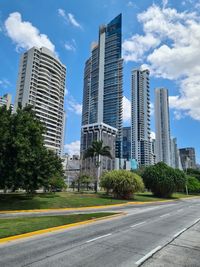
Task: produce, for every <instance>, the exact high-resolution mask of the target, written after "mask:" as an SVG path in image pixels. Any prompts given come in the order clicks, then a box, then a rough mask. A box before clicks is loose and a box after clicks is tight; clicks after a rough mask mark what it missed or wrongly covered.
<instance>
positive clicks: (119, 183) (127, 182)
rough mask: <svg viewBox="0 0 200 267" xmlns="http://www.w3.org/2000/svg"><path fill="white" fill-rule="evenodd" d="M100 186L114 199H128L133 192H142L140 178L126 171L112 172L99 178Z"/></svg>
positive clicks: (142, 186) (142, 187) (142, 185)
mask: <svg viewBox="0 0 200 267" xmlns="http://www.w3.org/2000/svg"><path fill="white" fill-rule="evenodd" d="M101 186H102V187H103V188H104V189H106V190H107V193H108V194H109V193H111V194H112V195H114V197H116V198H123V199H130V198H131V197H132V196H133V194H134V193H135V192H139V191H143V190H144V184H143V181H142V178H141V177H140V176H139V175H137V174H136V173H133V172H130V171H126V170H113V171H110V172H106V173H104V174H103V176H102V177H101Z"/></svg>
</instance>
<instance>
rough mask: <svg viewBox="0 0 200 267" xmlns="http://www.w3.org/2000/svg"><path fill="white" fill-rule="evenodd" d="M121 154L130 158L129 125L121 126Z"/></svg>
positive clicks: (125, 157)
mask: <svg viewBox="0 0 200 267" xmlns="http://www.w3.org/2000/svg"><path fill="white" fill-rule="evenodd" d="M122 155H123V159H127V160H130V159H131V127H123V142H122Z"/></svg>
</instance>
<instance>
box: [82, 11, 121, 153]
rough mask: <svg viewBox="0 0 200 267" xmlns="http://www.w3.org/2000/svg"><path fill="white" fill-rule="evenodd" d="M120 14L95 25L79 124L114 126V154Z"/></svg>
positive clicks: (118, 141)
mask: <svg viewBox="0 0 200 267" xmlns="http://www.w3.org/2000/svg"><path fill="white" fill-rule="evenodd" d="M121 20H122V17H121V14H120V15H118V16H117V17H116V18H114V19H113V20H112V21H111V22H110V23H108V24H107V25H102V26H100V28H99V41H98V43H93V44H92V49H91V56H90V58H89V59H88V60H87V61H86V63H85V70H84V89H83V113H82V126H84V125H88V124H94V123H105V124H107V125H109V126H112V127H114V128H116V129H117V130H118V135H117V138H116V149H115V154H116V155H115V156H116V158H121V157H122V155H121V154H122V98H123V89H122V82H123V81H122V79H123V74H122V71H123V60H122V57H121V43H122V41H121V25H122V23H121Z"/></svg>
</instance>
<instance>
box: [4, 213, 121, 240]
mask: <svg viewBox="0 0 200 267" xmlns="http://www.w3.org/2000/svg"><path fill="white" fill-rule="evenodd" d="M125 214H126V213H125V212H120V213H118V214H114V215H109V216H104V217H101V218H96V219H91V220H87V221H81V222H76V223H70V224H65V225H60V226H55V227H51V228H46V229H41V230H37V231H33V232H29V233H25V234H20V235H14V236H9V237H5V238H0V245H1V244H5V243H8V242H11V241H15V240H18V239H24V238H28V237H32V236H37V235H41V234H45V233H51V232H55V231H58V230H64V229H70V228H74V227H78V226H81V225H87V224H92V223H94V222H97V221H101V220H109V219H112V218H115V217H120V216H123V215H125Z"/></svg>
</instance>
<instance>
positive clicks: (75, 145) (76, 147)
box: [64, 140, 80, 155]
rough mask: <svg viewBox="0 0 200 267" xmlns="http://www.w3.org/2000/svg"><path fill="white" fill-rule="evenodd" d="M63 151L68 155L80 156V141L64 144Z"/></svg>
mask: <svg viewBox="0 0 200 267" xmlns="http://www.w3.org/2000/svg"><path fill="white" fill-rule="evenodd" d="M64 147H65V150H66V152H67V153H68V154H69V155H80V141H79V140H77V141H74V142H71V143H70V144H66V145H65V146H64Z"/></svg>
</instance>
